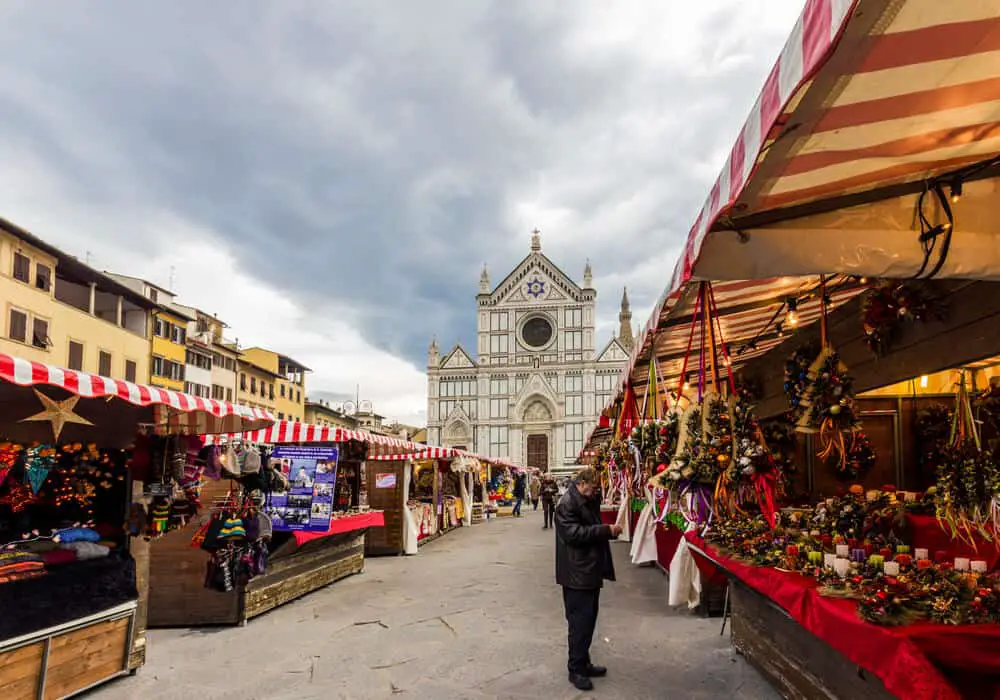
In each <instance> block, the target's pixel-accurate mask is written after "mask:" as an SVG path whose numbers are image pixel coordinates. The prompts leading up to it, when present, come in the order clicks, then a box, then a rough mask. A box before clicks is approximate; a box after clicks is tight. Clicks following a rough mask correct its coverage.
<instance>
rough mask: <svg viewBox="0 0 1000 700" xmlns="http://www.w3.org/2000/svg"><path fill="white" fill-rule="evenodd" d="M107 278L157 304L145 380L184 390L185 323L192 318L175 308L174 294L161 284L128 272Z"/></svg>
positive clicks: (186, 324) (160, 385)
mask: <svg viewBox="0 0 1000 700" xmlns="http://www.w3.org/2000/svg"><path fill="white" fill-rule="evenodd" d="M109 277H111V278H112V279H114V280H116V281H118V282H120V283H121V284H122V285H124V286H126V287H128V288H129V289H131V290H132V291H133V292H135V293H136V294H140V295H141V296H143V297H145V298H146V299H148V300H150V301H152V302H154V303H155V304H156V305H157V307H156V309H155V310H154V311H153V312H152V322H151V327H152V344H151V347H150V359H149V383H150V384H152V385H153V386H159V387H163V388H164V389H173V390H174V391H184V377H185V372H184V370H185V364H186V363H187V326H188V323H189V322H190V321H193V320H195V319H194V318H193V317H191V316H189V315H188V314H186V313H185V312H184V311H183V310H181V309H179V308H177V307H176V306H175V305H174V293H173V292H170V291H168V290H166V289H164V288H163V287H158V286H157V285H155V284H153V283H152V282H148V281H146V280H144V279H140V278H138V277H131V276H129V275H120V274H109Z"/></svg>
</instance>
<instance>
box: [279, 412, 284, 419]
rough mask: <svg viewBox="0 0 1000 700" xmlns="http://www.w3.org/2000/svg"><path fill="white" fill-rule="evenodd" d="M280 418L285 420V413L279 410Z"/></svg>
mask: <svg viewBox="0 0 1000 700" xmlns="http://www.w3.org/2000/svg"><path fill="white" fill-rule="evenodd" d="M278 420H285V414H284V413H282V412H281V411H278Z"/></svg>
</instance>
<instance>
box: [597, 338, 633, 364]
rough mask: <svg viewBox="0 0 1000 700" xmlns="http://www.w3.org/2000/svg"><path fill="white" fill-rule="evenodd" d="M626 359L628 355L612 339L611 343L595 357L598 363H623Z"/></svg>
mask: <svg viewBox="0 0 1000 700" xmlns="http://www.w3.org/2000/svg"><path fill="white" fill-rule="evenodd" d="M627 359H628V353H627V352H625V348H623V347H622V344H621V343H620V342H618V339H617V338H612V339H611V342H610V343H608V344H607V345H606V346H605V348H604V349H603V350H601V352H600V354H599V355H598V356H597V361H598V362H624V361H625V360H627Z"/></svg>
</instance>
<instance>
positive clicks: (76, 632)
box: [0, 604, 136, 700]
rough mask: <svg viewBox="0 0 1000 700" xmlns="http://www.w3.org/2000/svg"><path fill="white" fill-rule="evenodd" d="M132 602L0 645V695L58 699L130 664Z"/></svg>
mask: <svg viewBox="0 0 1000 700" xmlns="http://www.w3.org/2000/svg"><path fill="white" fill-rule="evenodd" d="M135 610H136V608H135V605H134V604H131V605H126V606H121V607H120V608H117V609H114V610H112V611H109V612H108V613H106V614H99V615H95V616H93V617H92V618H89V619H87V620H81V621H80V622H78V623H69V624H66V625H60V626H58V627H54V628H50V629H48V630H42V631H39V632H38V633H36V634H33V635H29V636H27V637H22V638H19V639H17V640H10V641H9V642H7V644H6V648H5V646H4V645H0V697H3V698H4V700H28V699H29V698H30V699H35V700H37V699H38V698H42V699H43V700H58V699H59V698H67V697H70V696H73V695H76V694H77V693H80V692H82V691H84V690H86V689H88V688H92V687H93V686H95V685H98V684H100V683H103V682H105V681H108V680H111V679H112V678H116V677H117V676H120V675H123V674H125V673H127V672H128V671H129V669H130V661H131V656H132V635H133V631H134V626H135Z"/></svg>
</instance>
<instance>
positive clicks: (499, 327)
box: [490, 311, 510, 331]
mask: <svg viewBox="0 0 1000 700" xmlns="http://www.w3.org/2000/svg"><path fill="white" fill-rule="evenodd" d="M509 323H510V317H509V316H508V314H507V312H506V311H494V312H493V313H491V314H490V330H491V331H509V330H510V325H509Z"/></svg>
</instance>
